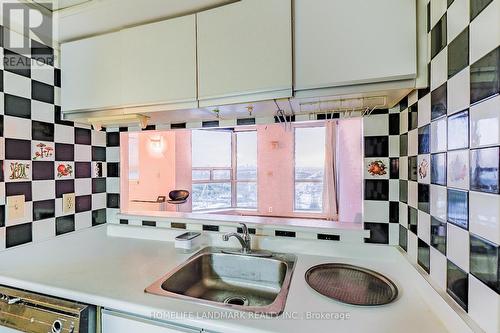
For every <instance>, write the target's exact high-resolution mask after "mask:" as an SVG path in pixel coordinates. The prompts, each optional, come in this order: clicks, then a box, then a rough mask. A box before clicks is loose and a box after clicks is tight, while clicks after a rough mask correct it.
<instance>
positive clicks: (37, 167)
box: [33, 161, 54, 180]
mask: <svg viewBox="0 0 500 333" xmlns="http://www.w3.org/2000/svg"><path fill="white" fill-rule="evenodd" d="M51 179H54V162H50V161H33V180H51Z"/></svg>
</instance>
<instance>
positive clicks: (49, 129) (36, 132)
mask: <svg viewBox="0 0 500 333" xmlns="http://www.w3.org/2000/svg"><path fill="white" fill-rule="evenodd" d="M31 137H32V139H33V140H39V141H54V124H49V123H44V122H41V121H32V122H31Z"/></svg>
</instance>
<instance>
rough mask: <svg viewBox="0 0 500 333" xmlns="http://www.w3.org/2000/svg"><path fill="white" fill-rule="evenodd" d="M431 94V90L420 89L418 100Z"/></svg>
mask: <svg viewBox="0 0 500 333" xmlns="http://www.w3.org/2000/svg"><path fill="white" fill-rule="evenodd" d="M430 92H431V90H430V88H422V89H418V92H417V94H418V99H421V98H422V97H425V96H426V95H427V94H428V93H430Z"/></svg>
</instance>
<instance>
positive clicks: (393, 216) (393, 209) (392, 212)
mask: <svg viewBox="0 0 500 333" xmlns="http://www.w3.org/2000/svg"><path fill="white" fill-rule="evenodd" d="M389 222H390V223H399V202H397V201H391V202H389Z"/></svg>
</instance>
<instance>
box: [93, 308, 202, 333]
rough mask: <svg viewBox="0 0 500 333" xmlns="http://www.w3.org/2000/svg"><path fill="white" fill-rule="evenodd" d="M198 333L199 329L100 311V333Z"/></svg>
mask: <svg viewBox="0 0 500 333" xmlns="http://www.w3.org/2000/svg"><path fill="white" fill-rule="evenodd" d="M125 332H137V333H139V332H144V333H146V332H147V333H181V332H183V333H200V332H201V330H199V329H191V328H185V327H180V326H178V327H177V326H174V325H169V324H164V323H161V322H157V321H153V320H149V319H144V318H139V317H133V316H131V315H127V314H123V313H119V312H112V311H108V310H102V333H125Z"/></svg>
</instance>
